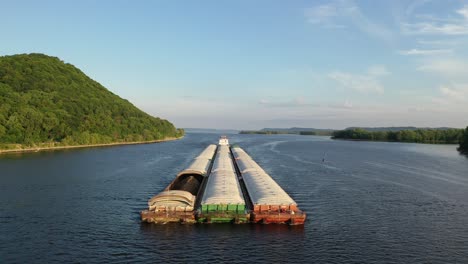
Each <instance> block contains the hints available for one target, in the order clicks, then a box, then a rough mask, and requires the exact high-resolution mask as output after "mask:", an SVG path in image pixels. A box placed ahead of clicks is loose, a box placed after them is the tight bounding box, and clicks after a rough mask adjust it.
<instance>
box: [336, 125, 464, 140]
mask: <svg viewBox="0 0 468 264" xmlns="http://www.w3.org/2000/svg"><path fill="white" fill-rule="evenodd" d="M463 132H464V130H463V129H457V128H411V129H405V128H403V129H401V130H399V129H397V128H372V129H369V128H348V129H345V130H339V131H335V132H333V136H332V138H333V139H348V140H366V141H390V142H412V143H430V144H459V143H460V140H461V138H462V136H463Z"/></svg>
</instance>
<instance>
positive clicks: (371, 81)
mask: <svg viewBox="0 0 468 264" xmlns="http://www.w3.org/2000/svg"><path fill="white" fill-rule="evenodd" d="M389 74H390V72H389V71H388V70H387V69H386V68H385V66H383V65H376V66H372V67H370V68H369V69H368V70H367V74H352V73H348V72H341V71H334V72H332V73H330V74H329V75H328V77H329V78H330V79H332V80H335V81H336V82H338V83H339V84H340V85H341V86H343V87H345V88H348V89H352V90H355V91H357V92H360V93H377V94H383V93H384V90H385V89H384V86H383V85H382V83H381V82H380V78H381V77H383V76H385V75H389Z"/></svg>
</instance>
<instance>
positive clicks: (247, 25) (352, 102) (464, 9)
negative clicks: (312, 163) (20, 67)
mask: <svg viewBox="0 0 468 264" xmlns="http://www.w3.org/2000/svg"><path fill="white" fill-rule="evenodd" d="M0 14H1V15H0V55H11V54H16V53H30V52H40V53H45V54H48V55H52V56H57V57H59V58H61V59H62V60H64V61H65V62H69V63H71V64H73V65H75V66H77V67H78V68H80V69H81V70H83V71H84V72H85V73H86V74H87V75H88V76H90V77H91V78H93V79H94V80H96V81H98V82H100V83H101V84H103V85H104V86H105V87H107V88H108V89H109V90H111V91H112V92H114V93H116V94H118V95H120V96H121V97H123V98H126V99H128V100H130V101H131V102H132V103H133V104H135V105H136V106H137V107H140V108H141V109H143V110H144V111H146V112H148V113H150V114H152V115H155V116H160V117H162V118H166V119H169V120H170V121H172V122H173V123H174V124H175V125H176V126H178V127H210V128H240V129H257V128H262V127H291V126H303V127H317V128H344V127H347V126H406V125H414V126H451V127H465V126H467V125H468V1H446V0H440V1H430V0H421V1H412V2H411V1H406V0H404V1H393V0H392V1H201V0H200V1H174V0H171V1H110V0H109V1H103V0H99V1H97V0H93V1H82V0H80V1H72V0H65V1H64V0H60V1H3V0H0Z"/></svg>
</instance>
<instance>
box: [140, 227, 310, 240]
mask: <svg viewBox="0 0 468 264" xmlns="http://www.w3.org/2000/svg"><path fill="white" fill-rule="evenodd" d="M140 232H141V234H142V235H143V236H144V237H145V238H147V239H149V240H155V242H156V241H161V239H163V238H164V239H173V238H174V237H177V236H180V235H182V236H183V235H184V233H185V235H186V234H192V235H193V234H196V235H199V236H201V237H206V236H207V235H215V236H216V237H218V238H219V236H225V237H226V238H232V237H233V235H235V236H245V235H248V236H249V237H250V238H255V237H257V236H258V237H259V238H263V239H265V238H266V237H269V238H271V239H277V240H278V241H289V240H298V239H300V238H303V237H304V236H305V230H304V226H303V225H297V226H290V225H274V224H270V225H264V224H239V225H236V224H179V223H168V224H150V223H143V222H142V223H141V224H140Z"/></svg>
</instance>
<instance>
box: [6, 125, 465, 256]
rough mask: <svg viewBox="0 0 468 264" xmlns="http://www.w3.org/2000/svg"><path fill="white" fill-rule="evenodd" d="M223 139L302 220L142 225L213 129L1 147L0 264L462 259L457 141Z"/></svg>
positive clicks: (461, 168) (461, 166)
mask: <svg viewBox="0 0 468 264" xmlns="http://www.w3.org/2000/svg"><path fill="white" fill-rule="evenodd" d="M228 136H229V138H230V141H231V143H237V144H238V145H239V146H241V147H242V148H244V149H245V150H246V151H247V152H248V153H249V154H250V155H251V156H252V157H253V158H254V159H255V160H256V161H257V162H258V163H259V164H260V165H261V166H262V167H263V168H264V169H265V170H266V171H267V172H268V173H269V174H270V175H271V176H272V177H273V178H274V179H275V180H276V181H277V182H278V183H279V184H280V185H281V186H282V187H283V188H284V189H285V190H286V191H287V192H288V193H289V194H290V195H291V197H292V198H293V199H295V200H296V202H297V203H298V205H299V207H300V208H301V209H302V210H304V211H306V212H307V214H308V219H307V222H306V224H305V225H304V226H287V225H249V224H246V225H232V224H217V225H216V224H211V225H209V224H205V225H203V224H200V225H180V224H166V225H152V224H143V223H140V219H139V212H140V211H141V210H143V209H146V207H147V204H146V202H147V200H148V199H149V198H150V197H152V196H153V195H155V194H157V193H158V192H160V191H161V190H163V189H164V188H165V187H166V186H167V185H168V184H169V183H170V182H171V181H172V179H173V178H174V177H175V175H176V174H177V173H178V172H179V171H180V170H182V169H184V168H185V167H186V166H187V165H189V164H190V162H191V160H192V159H193V158H194V157H195V156H196V155H197V154H198V153H200V152H201V151H202V150H203V149H204V148H205V147H206V146H207V145H208V144H211V143H215V142H217V140H218V137H219V135H218V134H211V133H187V135H186V136H185V138H183V139H181V140H177V141H171V142H164V143H157V144H148V145H130V146H114V147H104V148H89V149H79V150H60V151H50V152H38V153H25V154H8V155H2V156H0V245H1V246H0V262H1V263H53V262H65V263H70V262H71V263H73V262H77V263H78V262H79V263H103V262H113V263H138V262H143V263H165V262H181V263H191V262H199V263H219V262H229V263H245V262H260V263H279V262H296V263H304V262H308V263H312V262H315V263H324V262H327V263H467V262H468V158H467V157H465V156H462V155H459V154H458V152H457V151H456V146H454V145H422V144H407V143H385V142H352V141H335V140H331V139H329V138H327V137H316V136H298V135H271V136H270V135H238V134H232V135H228ZM323 158H325V161H324V162H322V159H323Z"/></svg>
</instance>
